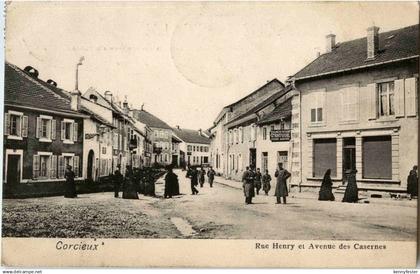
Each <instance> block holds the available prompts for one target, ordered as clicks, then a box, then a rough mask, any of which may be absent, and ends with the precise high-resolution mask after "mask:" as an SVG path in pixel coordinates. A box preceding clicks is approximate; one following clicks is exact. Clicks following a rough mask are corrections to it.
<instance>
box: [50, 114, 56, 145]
mask: <svg viewBox="0 0 420 274" xmlns="http://www.w3.org/2000/svg"><path fill="white" fill-rule="evenodd" d="M56 135H57V120H54V119H53V120H51V140H55V138H56Z"/></svg>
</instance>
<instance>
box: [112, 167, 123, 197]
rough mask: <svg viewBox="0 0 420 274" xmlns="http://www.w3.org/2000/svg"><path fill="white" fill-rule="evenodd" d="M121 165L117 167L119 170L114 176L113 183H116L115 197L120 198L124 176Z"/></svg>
mask: <svg viewBox="0 0 420 274" xmlns="http://www.w3.org/2000/svg"><path fill="white" fill-rule="evenodd" d="M120 168H121V165H117V169H116V170H115V172H114V176H112V181H113V183H114V197H115V198H118V196H119V192H120V187H121V184H122V182H123V179H124V178H123V176H122V174H121V171H120Z"/></svg>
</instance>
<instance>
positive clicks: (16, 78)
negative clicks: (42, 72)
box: [4, 62, 80, 114]
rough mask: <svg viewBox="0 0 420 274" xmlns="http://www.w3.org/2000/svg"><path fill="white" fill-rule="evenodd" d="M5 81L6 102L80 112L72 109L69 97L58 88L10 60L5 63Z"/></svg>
mask: <svg viewBox="0 0 420 274" xmlns="http://www.w3.org/2000/svg"><path fill="white" fill-rule="evenodd" d="M4 81H5V85H4V101H5V103H12V104H16V105H21V106H26V107H35V108H42V109H47V110H53V111H60V112H68V113H71V114H80V113H78V112H77V111H73V110H71V107H70V99H69V97H64V96H62V95H61V94H57V93H56V91H55V89H57V88H55V87H54V86H52V85H50V84H47V83H45V82H43V81H42V80H40V79H36V78H34V77H32V76H30V75H29V74H27V73H26V72H25V71H24V70H21V69H20V68H18V67H17V66H15V65H13V64H10V63H8V62H6V63H5V75H4Z"/></svg>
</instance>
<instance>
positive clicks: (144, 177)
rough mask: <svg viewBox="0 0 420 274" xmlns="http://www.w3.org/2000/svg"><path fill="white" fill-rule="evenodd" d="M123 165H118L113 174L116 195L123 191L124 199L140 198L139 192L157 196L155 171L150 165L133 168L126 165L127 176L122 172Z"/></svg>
mask: <svg viewBox="0 0 420 274" xmlns="http://www.w3.org/2000/svg"><path fill="white" fill-rule="evenodd" d="M120 168H121V166H120V165H117V169H116V170H115V172H114V174H113V176H112V182H113V185H114V197H115V198H118V197H119V192H120V191H122V198H123V199H138V198H139V196H138V194H139V193H140V194H143V195H145V196H155V181H156V178H155V173H156V172H155V171H154V170H153V169H152V168H150V167H144V168H134V169H133V168H132V167H131V166H127V167H126V171H125V176H123V175H122V174H121V171H120Z"/></svg>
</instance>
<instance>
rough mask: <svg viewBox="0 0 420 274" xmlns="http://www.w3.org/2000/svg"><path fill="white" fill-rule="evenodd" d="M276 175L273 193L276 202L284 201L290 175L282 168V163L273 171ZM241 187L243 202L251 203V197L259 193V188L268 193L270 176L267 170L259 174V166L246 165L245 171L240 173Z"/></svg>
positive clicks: (287, 193)
mask: <svg viewBox="0 0 420 274" xmlns="http://www.w3.org/2000/svg"><path fill="white" fill-rule="evenodd" d="M274 176H275V177H276V189H275V193H274V195H275V196H276V203H277V204H281V201H282V200H283V203H286V197H287V196H288V195H289V192H288V189H287V183H286V182H287V179H288V178H289V177H290V176H291V174H290V172H288V171H287V170H286V169H284V168H283V163H279V164H278V168H277V170H276V172H275V173H274ZM242 182H243V185H242V188H243V191H244V196H245V204H252V198H253V197H255V194H256V195H259V192H260V190H261V188H262V189H263V191H264V192H265V195H268V192H269V191H270V189H271V184H270V182H271V176H270V174H268V170H265V173H264V175H262V174H261V171H260V169H259V168H257V169H256V170H255V168H254V167H251V168H250V167H246V170H245V172H244V173H243V175H242Z"/></svg>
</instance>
